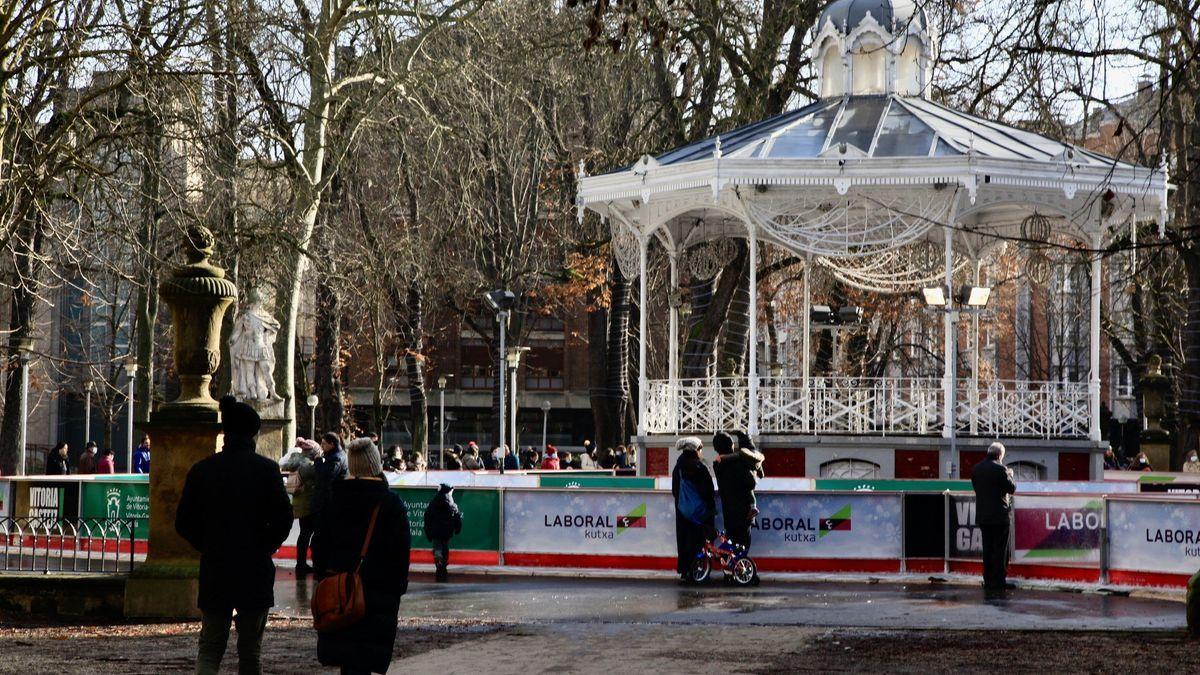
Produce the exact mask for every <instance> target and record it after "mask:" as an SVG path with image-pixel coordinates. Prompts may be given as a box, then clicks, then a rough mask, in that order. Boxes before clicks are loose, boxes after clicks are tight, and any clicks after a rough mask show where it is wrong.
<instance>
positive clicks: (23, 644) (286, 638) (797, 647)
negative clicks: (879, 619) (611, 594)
mask: <svg viewBox="0 0 1200 675" xmlns="http://www.w3.org/2000/svg"><path fill="white" fill-rule="evenodd" d="M198 631H199V624H197V623H183V624H140V625H90V626H76V625H64V624H43V625H38V626H24V627H14V626H13V625H12V624H11V623H10V624H7V626H6V625H5V624H3V623H0V673H22V674H26V675H27V674H28V673H43V672H45V673H72V674H73V673H122V674H128V675H133V674H138V673H153V674H160V673H178V672H189V671H191V669H192V667H193V659H194V655H195V648H196V634H197V632H198ZM233 644H234V640H233V639H232V638H231V640H230V645H231V646H232V645H233ZM1198 647H1200V645H1197V644H1196V643H1191V642H1187V641H1186V640H1185V639H1184V637H1183V635H1182V634H1175V633H1165V632H1153V633H1137V634H1131V635H1122V634H1116V633H1111V632H1110V633H1087V632H1080V633H1062V632H1021V631H1011V632H994V633H984V632H979V631H941V630H939V631H932V630H926V631H911V630H886V631H881V630H867V629H843V628H836V629H822V628H809V627H805V628H799V627H788V626H753V625H751V626H736V627H733V626H720V627H717V626H704V625H689V624H673V623H602V622H588V623H561V624H525V625H505V624H497V623H489V622H483V621H472V620H450V621H447V620H429V619H421V620H419V622H418V621H414V620H404V621H402V623H401V627H400V634H399V636H398V638H397V640H396V652H395V659H394V660H393V663H392V668H391V671H390V672H392V673H487V675H497V674H500V673H530V672H532V673H548V672H555V673H558V672H580V673H603V674H605V675H611V673H617V672H660V673H665V672H680V673H682V672H687V673H697V672H699V673H784V672H846V671H861V672H872V671H873V672H880V671H888V672H913V673H916V672H921V673H929V672H944V673H950V672H955V673H961V672H1005V673H1030V672H1042V673H1053V672H1067V671H1070V672H1114V673H1115V672H1128V671H1130V670H1135V669H1136V670H1144V671H1151V672H1155V671H1168V670H1169V671H1172V672H1200V648H1198ZM264 660H265V664H266V670H267V672H271V673H299V672H306V673H314V672H316V673H320V672H331V671H329V670H326V669H323V668H321V667H320V666H319V665H317V663H316V643H315V639H314V634H313V632H312V630H311V628H310V627H309V625H308V622H307V621H303V620H299V619H286V618H273V619H272V620H271V622H270V623H269V626H268V633H267V636H266V639H265V641H264ZM225 666H226V669H227V670H228V671H229V672H234V670H235V666H236V656H235V654H234V653H233V652H232V651H230V652H229V653H227V655H226V663H225Z"/></svg>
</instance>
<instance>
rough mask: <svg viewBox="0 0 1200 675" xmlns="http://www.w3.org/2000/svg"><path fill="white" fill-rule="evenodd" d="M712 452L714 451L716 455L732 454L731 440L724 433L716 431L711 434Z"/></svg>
mask: <svg viewBox="0 0 1200 675" xmlns="http://www.w3.org/2000/svg"><path fill="white" fill-rule="evenodd" d="M713 450H716V451H717V454H718V455H728V454H729V453H731V452H733V439H732V438H730V437H729V434H727V433H725V432H724V431H718V432H717V433H715V434H713Z"/></svg>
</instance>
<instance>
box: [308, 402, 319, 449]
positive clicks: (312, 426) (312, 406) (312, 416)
mask: <svg viewBox="0 0 1200 675" xmlns="http://www.w3.org/2000/svg"><path fill="white" fill-rule="evenodd" d="M320 402H321V399H319V398H317V395H316V394H309V395H308V399H307V400H306V403H308V440H310V441H311V440H314V437H315V436H316V435H317V404H318V403H320Z"/></svg>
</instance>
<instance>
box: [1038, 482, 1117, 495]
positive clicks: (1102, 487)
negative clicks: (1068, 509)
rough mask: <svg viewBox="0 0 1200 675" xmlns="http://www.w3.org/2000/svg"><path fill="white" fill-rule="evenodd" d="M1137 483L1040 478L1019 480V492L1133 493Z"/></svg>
mask: <svg viewBox="0 0 1200 675" xmlns="http://www.w3.org/2000/svg"><path fill="white" fill-rule="evenodd" d="M1137 491H1138V486H1137V483H1130V482H1128V481H1082V480H1057V481H1053V480H1039V481H1024V480H1019V481H1017V492H1055V493H1062V492H1080V493H1087V494H1096V495H1114V494H1132V493H1135V492H1137Z"/></svg>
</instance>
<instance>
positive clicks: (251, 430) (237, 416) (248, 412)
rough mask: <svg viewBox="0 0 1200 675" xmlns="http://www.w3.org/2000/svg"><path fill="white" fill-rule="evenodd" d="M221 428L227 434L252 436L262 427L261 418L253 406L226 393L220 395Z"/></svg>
mask: <svg viewBox="0 0 1200 675" xmlns="http://www.w3.org/2000/svg"><path fill="white" fill-rule="evenodd" d="M219 407H220V409H221V430H222V431H224V432H225V435H227V436H250V437H252V436H254V435H255V434H257V433H258V430H259V429H261V428H262V420H261V419H260V418H259V417H258V413H257V412H255V411H254V408H251V407H250V406H248V405H246V404H245V403H242V402H241V401H238V400H237V399H236V398H234V397H232V396H230V395H228V394H226V395H225V396H222V397H221V402H220V404H219Z"/></svg>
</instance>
